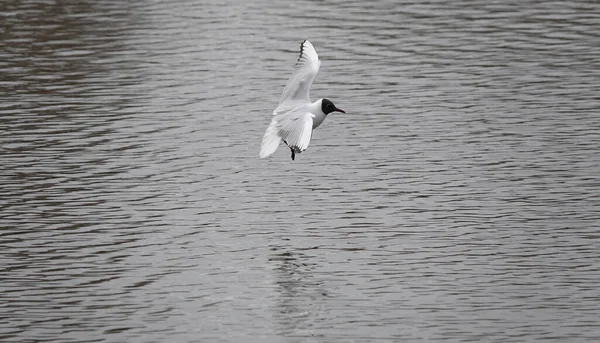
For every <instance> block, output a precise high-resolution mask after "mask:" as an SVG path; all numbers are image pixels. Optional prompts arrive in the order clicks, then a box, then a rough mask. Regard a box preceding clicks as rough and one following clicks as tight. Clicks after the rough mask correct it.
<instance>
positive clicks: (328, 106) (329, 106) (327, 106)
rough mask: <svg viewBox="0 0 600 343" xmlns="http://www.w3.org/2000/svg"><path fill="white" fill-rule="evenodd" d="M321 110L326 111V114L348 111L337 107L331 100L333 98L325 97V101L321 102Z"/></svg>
mask: <svg viewBox="0 0 600 343" xmlns="http://www.w3.org/2000/svg"><path fill="white" fill-rule="evenodd" d="M321 111H323V113H325V114H329V113H331V112H342V113H346V112H344V110H341V109H339V108H337V107H335V105H334V104H333V102H331V100H329V99H323V102H322V103H321Z"/></svg>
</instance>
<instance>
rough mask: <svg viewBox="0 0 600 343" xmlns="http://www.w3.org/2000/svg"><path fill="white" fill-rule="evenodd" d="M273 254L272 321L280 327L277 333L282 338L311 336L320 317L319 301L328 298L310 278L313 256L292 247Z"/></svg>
mask: <svg viewBox="0 0 600 343" xmlns="http://www.w3.org/2000/svg"><path fill="white" fill-rule="evenodd" d="M311 250H312V249H311ZM272 251H273V253H272V254H271V258H270V259H269V260H270V261H271V262H273V263H275V269H274V274H275V284H276V285H277V293H278V296H277V299H276V301H275V310H276V311H277V317H276V318H275V320H276V322H277V323H278V324H279V325H280V326H281V328H280V329H279V330H278V332H279V333H280V334H282V335H285V336H298V335H299V336H305V335H308V336H312V335H314V332H313V330H314V322H315V321H317V320H318V318H319V317H320V316H322V313H320V312H321V308H322V306H323V305H322V302H323V299H324V298H325V297H327V292H326V290H325V289H324V288H323V286H322V284H321V283H320V282H319V281H317V280H316V279H315V277H314V275H313V268H314V266H315V263H314V256H311V255H309V254H305V253H303V252H299V251H297V250H296V249H294V248H292V247H276V248H272ZM309 251H310V250H309Z"/></svg>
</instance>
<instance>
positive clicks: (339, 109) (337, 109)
mask: <svg viewBox="0 0 600 343" xmlns="http://www.w3.org/2000/svg"><path fill="white" fill-rule="evenodd" d="M335 111H336V112H342V113H346V111H344V110H342V109H341V108H336V109H335Z"/></svg>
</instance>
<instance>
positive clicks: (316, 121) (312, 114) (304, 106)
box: [260, 40, 346, 161]
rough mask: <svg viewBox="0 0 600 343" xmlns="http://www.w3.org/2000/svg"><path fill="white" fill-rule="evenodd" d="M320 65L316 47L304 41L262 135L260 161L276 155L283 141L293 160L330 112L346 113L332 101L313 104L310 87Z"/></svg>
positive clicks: (322, 100)
mask: <svg viewBox="0 0 600 343" xmlns="http://www.w3.org/2000/svg"><path fill="white" fill-rule="evenodd" d="M320 66H321V61H319V56H318V55H317V51H316V50H315V47H314V46H313V45H312V44H311V43H310V42H309V41H308V40H305V41H304V42H302V44H300V57H298V61H296V65H295V66H294V72H293V73H292V76H291V77H290V79H289V80H288V82H287V84H286V86H285V88H284V89H283V93H282V94H281V99H280V100H279V106H277V108H276V109H275V111H273V120H271V124H270V125H269V127H268V128H267V131H266V132H265V135H264V136H263V140H262V145H261V148H260V158H265V157H267V156H269V155H271V154H273V153H274V152H275V150H277V147H278V146H279V142H281V141H283V142H284V143H285V144H286V145H287V146H288V147H289V148H290V150H291V151H292V161H293V160H294V159H295V158H296V154H299V153H301V152H303V151H304V150H306V148H308V144H309V143H310V138H311V136H312V132H313V130H314V129H316V128H317V127H318V126H319V125H321V123H322V122H323V121H324V120H325V118H326V117H327V115H328V114H329V113H331V112H341V113H346V112H344V111H343V110H341V109H339V108H337V107H336V106H335V105H334V104H333V102H331V100H328V99H319V100H317V101H315V102H311V101H310V96H309V92H310V86H311V85H312V83H313V81H314V80H315V77H316V76H317V73H318V72H319V67H320Z"/></svg>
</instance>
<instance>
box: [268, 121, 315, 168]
mask: <svg viewBox="0 0 600 343" xmlns="http://www.w3.org/2000/svg"><path fill="white" fill-rule="evenodd" d="M313 116H314V115H313V114H312V113H310V112H305V111H301V112H288V113H284V114H280V115H276V116H275V117H274V118H273V120H271V124H270V125H269V127H268V128H267V131H266V132H265V135H264V136H263V141H262V145H261V149H260V158H265V157H267V156H269V155H271V154H272V153H274V152H275V150H277V147H278V146H279V143H280V142H281V140H283V141H284V142H285V143H286V144H287V145H288V146H289V147H290V148H292V149H294V151H295V152H296V153H300V152H302V151H304V150H306V148H308V144H309V143H310V138H311V137H312V130H313Z"/></svg>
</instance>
